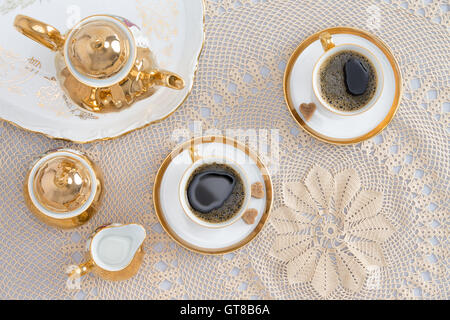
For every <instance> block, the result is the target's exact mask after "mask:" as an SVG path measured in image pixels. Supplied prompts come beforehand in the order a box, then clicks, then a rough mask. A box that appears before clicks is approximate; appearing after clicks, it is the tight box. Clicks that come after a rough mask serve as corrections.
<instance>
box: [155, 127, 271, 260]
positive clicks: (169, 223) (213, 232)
mask: <svg viewBox="0 0 450 320" xmlns="http://www.w3.org/2000/svg"><path fill="white" fill-rule="evenodd" d="M193 145H195V146H196V148H197V150H198V151H197V152H198V153H199V154H201V155H202V156H203V157H208V156H215V157H221V156H226V157H227V158H230V157H232V158H233V159H234V160H235V161H237V162H238V163H239V164H240V165H241V166H242V168H243V169H244V170H245V171H246V174H247V175H248V177H249V179H250V183H251V184H253V183H257V182H260V183H262V184H263V185H264V189H265V190H264V191H265V195H264V198H262V199H255V198H252V199H251V202H250V204H249V208H253V209H256V210H257V211H258V216H257V217H256V220H255V223H254V224H252V225H248V224H246V223H245V222H244V221H243V220H241V221H238V222H236V223H234V224H232V225H230V226H227V227H224V228H221V229H212V228H206V227H203V226H200V225H198V224H196V223H194V222H193V221H191V220H190V219H189V218H188V217H187V216H186V214H185V213H184V211H183V208H182V207H181V204H180V201H178V188H177V186H178V185H179V181H180V179H181V178H182V175H183V173H184V172H185V169H186V168H187V167H189V166H190V165H191V164H192V158H191V156H190V150H191V147H192V146H193ZM272 201H273V188H272V181H271V178H270V175H269V172H268V170H267V168H266V166H265V165H264V164H263V163H262V161H261V159H260V158H259V157H258V155H257V154H256V153H254V152H253V151H251V150H250V149H249V148H248V147H247V146H245V145H243V144H241V143H240V142H238V141H236V140H234V139H231V138H226V137H222V136H211V137H201V138H195V139H193V140H190V141H187V142H185V143H183V144H182V145H180V146H178V147H176V148H175V149H174V150H173V151H172V152H171V153H170V154H169V156H168V157H167V158H166V159H165V160H164V162H163V163H162V165H161V167H160V169H159V171H158V173H157V175H156V179H155V184H154V188H153V202H154V206H155V211H156V215H157V217H158V219H159V222H160V223H161V226H162V227H163V228H164V230H165V231H166V232H167V233H168V234H169V236H170V237H171V238H172V239H173V240H174V241H175V242H177V243H178V244H179V245H181V246H183V247H184V248H186V249H188V250H191V251H194V252H197V253H201V254H208V255H221V254H226V253H229V252H233V251H236V250H238V249H240V248H242V247H243V246H245V245H247V244H248V243H250V241H252V240H253V239H254V238H255V237H256V236H257V235H258V234H259V232H260V231H261V230H262V228H263V227H264V225H265V223H266V222H267V219H268V217H269V214H270V210H271V207H272Z"/></svg>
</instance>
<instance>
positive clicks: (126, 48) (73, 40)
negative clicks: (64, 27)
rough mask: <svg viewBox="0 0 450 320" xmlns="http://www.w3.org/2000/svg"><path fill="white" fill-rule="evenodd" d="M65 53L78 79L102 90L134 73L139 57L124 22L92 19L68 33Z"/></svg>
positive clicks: (111, 18)
mask: <svg viewBox="0 0 450 320" xmlns="http://www.w3.org/2000/svg"><path fill="white" fill-rule="evenodd" d="M65 54H66V58H67V65H68V67H69V69H70V70H71V71H72V72H73V73H74V76H75V77H76V78H78V80H80V81H82V82H84V83H86V84H88V85H91V86H97V87H102V86H106V85H110V84H111V83H110V81H108V80H112V82H118V81H120V80H122V79H123V78H124V77H125V76H126V75H128V73H129V72H130V71H131V67H132V66H133V63H134V58H135V55H136V53H135V44H134V37H133V34H132V33H131V31H130V30H129V29H128V28H127V27H126V25H125V24H124V23H123V22H122V21H121V20H119V19H116V18H115V17H111V16H93V17H90V18H86V19H85V20H83V21H81V22H80V23H79V24H78V26H76V27H75V28H74V29H73V30H72V32H71V33H70V34H69V36H68V39H67V45H66V49H65ZM83 80H84V81H83ZM102 80H103V82H105V81H107V83H101V82H102Z"/></svg>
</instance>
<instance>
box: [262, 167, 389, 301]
mask: <svg viewBox="0 0 450 320" xmlns="http://www.w3.org/2000/svg"><path fill="white" fill-rule="evenodd" d="M283 198H284V203H285V205H286V206H283V207H281V208H279V209H278V210H276V211H275V212H273V216H272V220H271V223H272V225H273V226H274V227H275V229H276V231H277V233H278V235H277V237H276V239H275V242H274V244H273V247H272V252H271V253H272V255H273V256H275V257H277V258H279V259H281V260H282V261H285V262H286V263H287V276H288V281H289V283H290V284H296V283H300V282H311V285H312V286H313V287H314V289H315V290H316V291H317V292H318V293H319V294H320V295H321V296H323V297H327V296H329V295H330V294H331V293H332V292H333V291H334V290H335V289H336V288H337V287H338V285H339V284H341V285H342V286H343V287H344V288H346V289H348V290H351V291H353V292H357V291H359V290H360V289H361V288H362V287H363V285H364V283H365V281H366V278H367V269H368V268H370V267H374V266H376V267H382V266H384V265H385V260H384V257H383V252H382V249H381V247H380V244H381V243H382V242H383V241H385V240H386V239H388V238H389V237H390V235H391V234H392V231H393V230H392V228H391V226H390V224H389V222H388V221H387V220H386V219H385V218H384V216H383V215H382V214H381V213H380V211H381V208H382V205H383V195H382V194H381V193H379V192H375V191H367V190H364V189H362V188H361V181H360V178H359V175H358V174H357V172H356V171H355V170H353V169H348V170H344V171H342V172H340V173H338V174H337V175H336V176H335V177H333V176H332V175H331V173H330V172H328V171H327V170H325V169H323V168H320V167H313V168H312V169H311V171H310V172H309V174H308V175H307V177H306V179H305V181H304V184H303V183H301V182H292V183H285V184H284V185H283Z"/></svg>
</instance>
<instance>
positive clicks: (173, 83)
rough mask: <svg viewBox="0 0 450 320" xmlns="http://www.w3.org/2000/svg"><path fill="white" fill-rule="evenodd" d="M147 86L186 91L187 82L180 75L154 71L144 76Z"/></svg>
mask: <svg viewBox="0 0 450 320" xmlns="http://www.w3.org/2000/svg"><path fill="white" fill-rule="evenodd" d="M143 80H144V81H145V82H146V84H147V86H148V87H149V88H150V87H153V86H162V87H167V88H170V89H175V90H182V89H184V86H185V82H184V80H183V78H181V77H180V76H179V75H177V74H175V73H173V72H170V71H165V70H153V71H151V72H147V73H144V74H143Z"/></svg>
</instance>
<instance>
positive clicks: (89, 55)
mask: <svg viewBox="0 0 450 320" xmlns="http://www.w3.org/2000/svg"><path fill="white" fill-rule="evenodd" d="M14 26H15V27H16V29H17V30H18V31H20V32H21V33H23V34H24V35H26V36H27V37H29V38H31V39H33V40H35V41H36V42H38V43H40V44H42V45H44V46H46V47H47V48H49V49H51V50H53V51H56V71H57V79H58V80H59V82H60V84H61V86H62V88H63V89H64V91H65V92H66V93H67V94H68V95H69V96H70V98H71V99H72V100H73V101H74V102H75V103H76V104H77V105H79V106H81V107H83V108H85V109H87V110H89V111H93V112H110V111H119V110H121V109H123V108H126V107H129V106H131V105H132V104H133V103H135V102H136V101H139V100H142V99H145V98H148V97H150V96H151V95H153V94H154V93H155V91H156V90H157V87H159V86H163V87H167V88H171V89H176V90H181V89H183V88H184V86H185V83H184V80H183V79H182V78H181V77H180V76H178V75H176V74H174V73H172V72H168V71H164V70H159V69H158V66H157V63H156V58H155V56H154V54H153V53H152V51H151V50H150V49H149V45H148V43H149V41H148V39H146V38H145V37H144V35H143V34H142V32H141V31H140V29H139V27H137V26H136V25H135V24H133V23H132V22H130V21H128V20H127V19H125V18H122V17H118V16H110V15H94V16H90V17H87V18H85V19H83V20H81V21H80V22H79V23H78V24H77V25H76V26H75V27H74V28H73V29H71V30H69V31H68V32H67V33H66V34H65V35H62V34H61V33H60V32H59V31H58V30H57V29H55V28H54V27H52V26H50V25H48V24H46V23H43V22H40V21H38V20H35V19H33V18H30V17H27V16H23V15H18V16H17V17H16V19H15V22H14Z"/></svg>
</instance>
